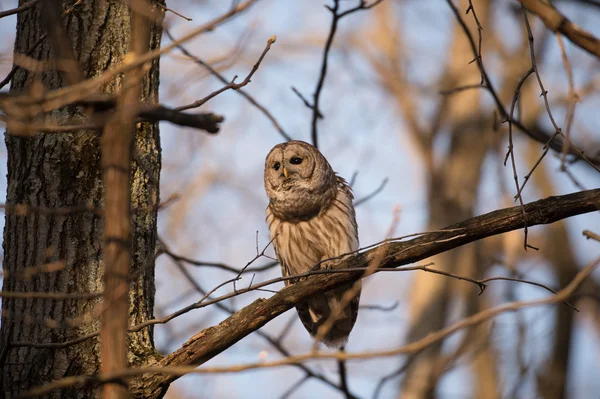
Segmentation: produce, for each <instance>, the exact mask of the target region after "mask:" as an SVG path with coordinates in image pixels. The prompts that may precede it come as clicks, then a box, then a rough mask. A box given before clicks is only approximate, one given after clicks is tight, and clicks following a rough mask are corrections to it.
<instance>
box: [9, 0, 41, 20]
mask: <svg viewBox="0 0 600 399" xmlns="http://www.w3.org/2000/svg"><path fill="white" fill-rule="evenodd" d="M37 2H38V0H30V1H28V2H27V3H25V4H23V5H21V6H19V7H17V8H13V9H12V10H6V11H2V12H0V18H4V17H8V16H9V15H14V14H18V13H20V12H23V11H27V10H29V9H31V8H33V7H35V5H36V4H37Z"/></svg>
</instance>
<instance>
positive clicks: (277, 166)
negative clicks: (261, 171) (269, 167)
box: [273, 162, 281, 170]
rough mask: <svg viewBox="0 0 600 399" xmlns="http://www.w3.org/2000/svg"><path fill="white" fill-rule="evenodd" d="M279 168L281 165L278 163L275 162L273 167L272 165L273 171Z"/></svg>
mask: <svg viewBox="0 0 600 399" xmlns="http://www.w3.org/2000/svg"><path fill="white" fill-rule="evenodd" d="M280 166H281V164H280V163H279V162H275V165H273V169H275V170H279V167H280Z"/></svg>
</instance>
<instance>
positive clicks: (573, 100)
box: [556, 33, 579, 171]
mask: <svg viewBox="0 0 600 399" xmlns="http://www.w3.org/2000/svg"><path fill="white" fill-rule="evenodd" d="M556 40H557V41H558V46H559V47H560V53H561V54H562V60H563V64H564V66H565V72H566V73H567V79H568V81H569V94H568V96H569V106H568V108H567V115H566V117H565V121H566V122H565V140H564V141H563V148H562V154H561V157H560V168H561V170H562V171H565V170H566V165H565V161H566V158H567V153H568V152H569V138H570V137H571V126H572V125H573V118H574V117H575V105H576V104H577V101H578V99H579V96H578V95H577V93H576V92H575V83H574V81H573V69H572V68H571V64H570V63H569V57H567V51H566V50H565V45H564V43H563V40H562V36H561V35H560V34H559V33H557V34H556Z"/></svg>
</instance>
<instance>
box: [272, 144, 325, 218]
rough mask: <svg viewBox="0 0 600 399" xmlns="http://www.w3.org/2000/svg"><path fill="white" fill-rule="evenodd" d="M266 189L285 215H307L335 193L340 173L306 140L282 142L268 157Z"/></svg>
mask: <svg viewBox="0 0 600 399" xmlns="http://www.w3.org/2000/svg"><path fill="white" fill-rule="evenodd" d="M264 183H265V190H266V192H267V195H268V196H269V200H270V204H271V207H272V209H273V210H274V212H276V213H277V214H278V215H279V216H280V217H282V218H286V217H287V218H290V219H295V218H307V217H309V216H311V215H314V214H316V213H318V212H319V211H320V210H321V209H322V208H323V207H324V206H326V205H328V204H329V203H330V202H331V200H332V199H333V198H334V197H335V190H336V176H335V173H334V172H333V170H332V169H331V166H330V165H329V162H327V160H326V159H325V157H324V156H323V155H322V154H321V153H320V152H319V150H317V149H316V148H315V147H313V146H312V145H310V144H308V143H305V142H303V141H290V142H287V143H282V144H278V145H276V146H275V147H273V149H272V150H271V151H270V152H269V154H268V155H267V159H266V160H265V176H264Z"/></svg>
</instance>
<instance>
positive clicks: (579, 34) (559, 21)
mask: <svg viewBox="0 0 600 399" xmlns="http://www.w3.org/2000/svg"><path fill="white" fill-rule="evenodd" d="M517 1H518V2H519V3H521V4H522V5H523V6H524V7H525V8H526V9H527V10H528V11H529V12H531V13H533V14H535V15H537V16H538V18H539V19H541V20H542V22H543V23H544V25H546V27H547V28H548V29H550V30H551V31H552V32H555V33H562V34H563V35H564V36H565V37H566V38H567V39H569V40H570V41H571V42H572V43H573V44H574V45H576V46H577V47H579V48H582V49H584V50H585V51H587V52H588V53H590V54H592V55H594V56H596V57H598V58H600V40H598V38H597V37H595V36H594V35H592V34H591V33H589V32H587V31H585V30H583V29H581V28H580V27H579V26H577V25H575V24H574V23H572V22H571V21H569V20H568V19H567V17H565V16H564V15H562V14H561V13H560V12H559V11H558V10H557V9H556V8H554V7H553V6H552V5H550V4H549V3H546V2H544V1H542V0H517Z"/></svg>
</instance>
